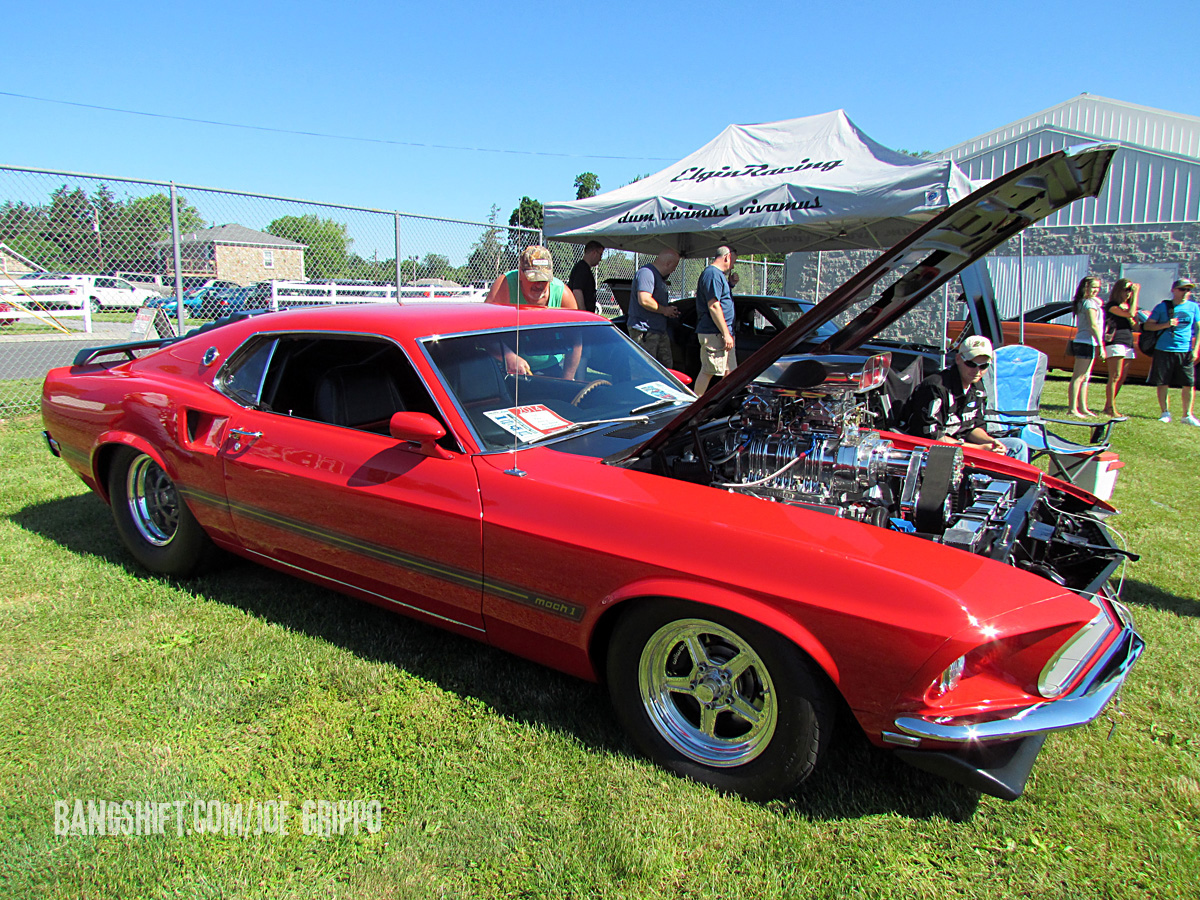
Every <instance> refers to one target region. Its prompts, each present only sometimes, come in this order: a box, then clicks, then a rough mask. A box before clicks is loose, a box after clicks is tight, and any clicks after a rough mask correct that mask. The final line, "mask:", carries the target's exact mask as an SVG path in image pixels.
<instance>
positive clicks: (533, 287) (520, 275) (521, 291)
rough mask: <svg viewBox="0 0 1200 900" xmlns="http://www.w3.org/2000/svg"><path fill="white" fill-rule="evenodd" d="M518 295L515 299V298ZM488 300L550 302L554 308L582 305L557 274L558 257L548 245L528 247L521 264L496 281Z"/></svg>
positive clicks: (526, 303) (520, 303)
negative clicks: (553, 254) (555, 275)
mask: <svg viewBox="0 0 1200 900" xmlns="http://www.w3.org/2000/svg"><path fill="white" fill-rule="evenodd" d="M514 297H515V298H517V299H515V300H514V299H513V298H514ZM487 302H488V303H506V304H508V305H510V306H547V307H550V308H551V309H579V304H577V303H576V302H575V295H574V294H573V293H571V292H570V291H568V290H567V286H566V285H565V284H563V283H562V282H561V281H559V280H558V279H557V278H555V277H554V259H553V257H551V256H550V251H549V250H547V249H546V248H545V247H539V246H536V245H535V246H533V247H526V248H525V249H524V250H522V251H521V258H520V260H519V261H518V263H517V268H515V269H513V270H512V271H511V272H505V273H504V274H503V275H500V276H498V277H497V278H496V280H495V281H493V282H492V287H491V290H489V291H488V295H487Z"/></svg>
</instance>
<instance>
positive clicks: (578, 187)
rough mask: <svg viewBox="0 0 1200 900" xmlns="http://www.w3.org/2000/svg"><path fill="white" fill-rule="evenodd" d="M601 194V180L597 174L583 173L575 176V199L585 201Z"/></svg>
mask: <svg viewBox="0 0 1200 900" xmlns="http://www.w3.org/2000/svg"><path fill="white" fill-rule="evenodd" d="M598 193H600V179H599V178H597V177H596V173H595V172H583V173H581V174H579V175H576V176H575V199H576V200H584V199H586V198H588V197H595V196H596V195H597V194H598Z"/></svg>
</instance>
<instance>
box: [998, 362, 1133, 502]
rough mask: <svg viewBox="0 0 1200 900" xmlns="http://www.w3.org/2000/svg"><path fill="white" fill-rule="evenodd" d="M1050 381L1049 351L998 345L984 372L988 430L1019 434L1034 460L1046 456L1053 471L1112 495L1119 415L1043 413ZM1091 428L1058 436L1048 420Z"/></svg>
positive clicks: (1099, 493) (1101, 494)
mask: <svg viewBox="0 0 1200 900" xmlns="http://www.w3.org/2000/svg"><path fill="white" fill-rule="evenodd" d="M1045 381H1046V354H1045V353H1042V352H1041V351H1040V350H1037V349H1035V348H1033V347H1027V346H1025V345H1024V344H1007V345H1005V346H1003V347H997V348H996V355H995V358H994V359H993V361H992V365H991V367H990V368H988V369H987V371H985V372H984V377H983V387H984V391H985V392H986V393H987V407H986V409H985V417H986V419H987V429H988V431H989V432H990V433H992V434H995V435H997V436H1005V437H1019V438H1020V439H1021V440H1023V441H1024V442H1025V443H1026V444H1028V445H1029V459H1030V461H1031V462H1033V461H1035V460H1037V459H1039V458H1040V457H1043V456H1044V457H1046V460H1047V462H1048V463H1049V466H1048V468H1049V471H1050V474H1051V475H1053V476H1055V477H1056V478H1062V479H1064V480H1065V481H1070V482H1072V483H1073V484H1078V485H1079V486H1080V487H1082V488H1085V489H1086V490H1088V491H1090V492H1091V493H1093V494H1096V495H1097V496H1098V497H1101V498H1102V499H1105V500H1107V499H1108V498H1109V497H1111V496H1112V488H1113V484H1114V483H1115V482H1116V472H1117V469H1119V468H1120V467H1121V465H1122V463H1121V462H1120V461H1119V460H1117V458H1116V454H1114V453H1111V452H1110V451H1109V446H1110V441H1109V436H1110V434H1111V432H1112V427H1113V424H1114V423H1115V422H1116V421H1118V420H1116V419H1107V420H1105V421H1103V422H1094V423H1093V422H1072V421H1069V420H1066V419H1045V418H1043V417H1042V413H1041V404H1042V387H1043V386H1044V384H1045ZM1051 424H1052V425H1069V426H1071V427H1073V428H1086V429H1088V437H1087V443H1077V442H1075V441H1069V440H1067V439H1066V438H1062V437H1059V436H1058V435H1057V434H1054V433H1053V432H1052V431H1050V429H1049V428H1048V427H1047V426H1048V425H1051Z"/></svg>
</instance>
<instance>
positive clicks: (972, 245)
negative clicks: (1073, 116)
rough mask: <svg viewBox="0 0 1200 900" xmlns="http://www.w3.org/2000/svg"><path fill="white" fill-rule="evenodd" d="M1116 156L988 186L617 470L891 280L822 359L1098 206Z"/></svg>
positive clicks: (780, 339) (1043, 165)
mask: <svg viewBox="0 0 1200 900" xmlns="http://www.w3.org/2000/svg"><path fill="white" fill-rule="evenodd" d="M1116 150H1117V145H1116V144H1087V145H1084V146H1081V147H1072V148H1067V149H1066V150H1059V151H1057V152H1055V153H1051V154H1049V155H1047V156H1043V157H1041V158H1040V159H1036V160H1033V161H1032V162H1029V163H1026V164H1025V165H1023V166H1019V167H1017V168H1016V169H1013V170H1012V171H1011V172H1008V173H1006V174H1004V175H1002V176H1000V177H999V178H997V179H995V180H994V181H990V182H988V183H987V184H986V185H984V186H983V187H982V188H980V189H979V190H977V191H975V192H974V193H972V194H970V195H969V196H967V197H965V198H963V199H962V200H960V201H959V202H958V203H956V204H954V206H952V207H950V208H949V209H947V210H946V211H945V212H943V213H942V214H941V215H939V216H937V217H936V218H934V219H931V220H930V221H929V222H926V223H925V224H924V225H922V226H921V227H919V228H917V229H916V230H915V231H913V232H912V233H911V234H910V235H909V236H908V237H906V238H905V239H904V240H902V241H900V243H898V244H896V245H895V246H894V247H892V248H891V249H890V250H888V251H886V252H884V253H881V254H880V255H879V256H878V257H876V258H875V259H874V260H872V261H871V263H870V264H869V265H867V266H866V267H865V268H864V269H862V270H861V271H859V272H858V273H857V274H856V275H853V276H852V277H851V278H849V279H848V280H847V281H845V282H844V283H843V284H842V286H841V287H839V288H837V289H836V290H834V291H833V292H832V293H831V294H829V296H827V297H826V298H825V299H824V300H822V301H821V302H820V303H818V304H817V305H816V306H814V307H813V308H812V309H810V310H809V311H808V312H806V313H805V314H804V315H802V316H801V317H800V318H799V319H797V320H796V321H795V322H793V323H792V324H791V325H790V326H788V327H787V328H786V329H785V330H783V331H781V332H780V333H779V334H777V335H776V336H775V337H774V338H772V339H771V341H770V342H768V343H767V344H765V345H764V346H763V347H762V348H761V349H760V350H759V351H758V352H757V353H755V354H754V355H753V356H751V357H750V358H749V359H748V360H746V361H745V362H744V363H741V364H740V365H739V366H738V367H737V368H736V369H735V370H734V371H733V372H732V373H731V374H730V375H729V376H727V377H726V378H724V379H722V380H721V381H720V382H718V383H717V384H716V386H714V387H712V388H711V389H710V390H708V391H707V392H706V393H705V394H704V395H703V396H702V397H700V398H699V399H698V400H696V402H695V403H693V404H692V405H691V406H689V407H688V408H687V409H685V410H684V411H683V412H681V413H680V414H679V415H678V416H676V417H675V418H674V419H673V420H671V422H670V423H669V424H667V426H666V427H665V428H663V429H662V430H661V431H659V432H658V433H657V434H655V435H654V436H653V437H651V438H650V439H649V440H647V441H645V442H644V443H643V444H641V445H640V446H638V447H636V448H634V449H633V450H631V451H630V452H629V453H626V454H622V455H621V456H620V457H619V458H615V459H611V460H610V462H614V463H620V462H625V461H628V460H631V459H634V458H637V457H642V456H646V455H648V454H650V453H653V452H654V451H655V450H656V449H658V448H660V447H662V446H664V445H665V444H666V443H667V442H668V441H670V440H671V439H672V438H673V437H674V436H675V435H677V434H679V433H680V432H681V431H684V430H685V429H689V428H692V427H695V426H698V425H700V424H702V423H703V422H705V421H706V420H708V419H710V418H714V417H716V416H718V415H720V414H721V410H722V409H723V408H724V406H725V405H726V401H728V400H729V399H730V398H731V397H733V396H734V395H735V394H737V393H738V392H739V391H740V390H742V388H744V387H746V386H747V385H748V384H750V383H751V382H752V381H754V380H755V379H756V378H758V377H759V376H760V375H762V374H763V373H764V372H766V371H767V369H768V368H770V367H771V366H772V365H774V364H775V363H776V362H777V361H778V360H779V358H780V357H782V356H786V355H788V354H790V353H795V352H797V351H798V350H799V349H800V347H802V346H803V345H805V344H806V343H809V342H811V341H812V340H813V338H814V336H815V335H816V333H817V329H819V328H820V327H821V326H822V325H824V324H825V323H826V322H829V321H832V320H833V319H834V318H836V317H837V316H838V315H839V314H840V313H842V312H844V311H845V310H847V309H849V308H850V307H851V306H853V305H854V304H855V303H858V302H860V301H861V300H863V299H864V298H866V297H867V296H869V295H870V293H871V290H872V288H873V286H874V285H875V283H876V282H878V281H879V280H880V279H882V278H884V277H885V276H887V275H889V274H890V275H893V276H897V275H898V276H899V277H898V278H896V279H895V281H894V282H893V283H892V284H891V285H890V286H889V287H888V288H887V289H886V290H884V291H883V293H882V294H880V296H879V299H878V300H877V301H876V302H875V303H873V304H871V306H870V307H868V308H867V309H865V310H863V311H862V312H861V313H859V314H858V315H857V316H855V317H854V319H852V320H851V321H850V322H849V324H847V325H846V326H845V327H844V328H842V329H841V330H839V331H838V332H837V333H836V334H834V335H833V336H831V337H829V338H828V339H827V340H825V341H824V342H822V343H821V344H820V346H819V347H817V348H816V351H815V352H817V353H822V354H845V353H851V352H853V351H854V350H856V349H857V348H858V347H859V346H860V345H861V344H863V343H864V342H866V341H868V340H870V339H871V338H873V337H875V336H876V335H877V334H879V332H881V331H882V330H883V329H885V328H887V327H888V326H889V325H891V324H892V323H894V322H895V321H896V320H897V319H899V318H900V317H901V316H903V315H904V314H905V313H907V312H908V311H909V310H910V309H912V308H913V307H914V306H916V305H917V304H918V303H920V302H921V301H922V300H924V299H925V298H926V297H928V296H929V295H930V294H931V293H933V292H934V291H935V290H937V289H938V288H939V287H941V286H942V285H943V284H945V283H946V282H947V281H949V280H950V279H951V278H953V277H955V276H956V275H958V274H959V273H960V272H962V271H963V270H964V269H965V268H967V267H968V266H970V265H971V264H972V263H974V262H975V261H977V260H978V259H980V258H981V257H983V256H985V255H986V254H987V253H989V252H990V251H991V250H993V249H994V248H996V247H997V246H999V245H1000V244H1002V243H1004V242H1005V241H1007V240H1008V239H1009V238H1011V237H1012V236H1013V235H1015V234H1017V233H1018V232H1020V231H1022V230H1023V229H1025V228H1027V227H1028V226H1030V225H1032V224H1034V223H1035V222H1038V221H1040V220H1041V219H1044V218H1045V217H1046V216H1048V215H1050V213H1052V212H1054V211H1055V210H1058V209H1060V208H1062V207H1064V206H1066V205H1067V204H1068V203H1073V202H1074V201H1076V200H1079V199H1081V198H1083V197H1095V196H1096V195H1097V194H1098V193H1099V192H1100V188H1101V187H1102V186H1103V184H1104V178H1105V176H1106V175H1107V173H1108V167H1109V164H1110V163H1111V162H1112V157H1113V154H1114V153H1115V152H1116ZM901 273H903V274H901Z"/></svg>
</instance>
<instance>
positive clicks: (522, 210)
mask: <svg viewBox="0 0 1200 900" xmlns="http://www.w3.org/2000/svg"><path fill="white" fill-rule="evenodd" d="M545 215H546V214H545V211H544V210H543V209H542V204H541V203H539V202H538V201H536V200H534V199H532V198H530V197H522V198H521V204H520V205H519V206H518V207H517V208H516V209H514V210H513V211H512V215H511V216H509V217H508V224H509V225H513V226H516V227H519V228H536V229H538V230H541V227H542V222H543V221H544V219H545Z"/></svg>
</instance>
